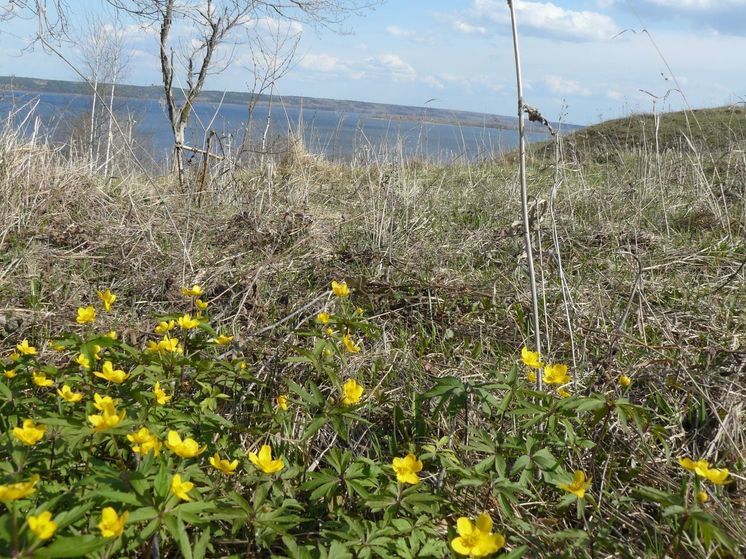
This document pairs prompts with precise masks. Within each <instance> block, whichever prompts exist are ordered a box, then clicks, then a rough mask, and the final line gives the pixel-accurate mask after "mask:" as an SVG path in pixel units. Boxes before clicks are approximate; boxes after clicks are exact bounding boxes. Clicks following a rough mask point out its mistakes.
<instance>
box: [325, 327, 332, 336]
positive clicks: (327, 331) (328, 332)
mask: <svg viewBox="0 0 746 559" xmlns="http://www.w3.org/2000/svg"><path fill="white" fill-rule="evenodd" d="M324 332H326V335H327V336H333V335H334V328H332V327H331V326H329V327H328V328H327V329H326V330H324Z"/></svg>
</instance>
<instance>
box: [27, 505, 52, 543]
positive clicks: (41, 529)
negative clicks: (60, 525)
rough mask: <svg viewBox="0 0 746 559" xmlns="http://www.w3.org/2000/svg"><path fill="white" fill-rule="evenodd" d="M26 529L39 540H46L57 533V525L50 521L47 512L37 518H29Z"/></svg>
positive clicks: (50, 518)
mask: <svg viewBox="0 0 746 559" xmlns="http://www.w3.org/2000/svg"><path fill="white" fill-rule="evenodd" d="M28 527H29V529H30V530H31V531H32V532H33V533H34V534H36V537H37V538H39V539H40V540H48V539H49V538H51V537H52V536H53V535H54V533H55V532H56V531H57V523H56V522H55V521H54V520H52V513H51V512H49V511H48V510H45V511H44V512H43V513H41V514H40V515H39V516H29V517H28Z"/></svg>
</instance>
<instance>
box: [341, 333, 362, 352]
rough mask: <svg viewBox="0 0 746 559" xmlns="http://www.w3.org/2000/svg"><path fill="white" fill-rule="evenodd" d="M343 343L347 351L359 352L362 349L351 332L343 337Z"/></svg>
mask: <svg viewBox="0 0 746 559" xmlns="http://www.w3.org/2000/svg"><path fill="white" fill-rule="evenodd" d="M342 343H343V344H344V346H345V348H346V349H347V351H349V352H350V353H357V352H359V351H360V346H359V345H357V344H356V343H355V342H354V341H353V339H352V337H350V335H349V334H345V335H344V336H343V337H342Z"/></svg>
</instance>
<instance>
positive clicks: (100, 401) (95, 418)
mask: <svg viewBox="0 0 746 559" xmlns="http://www.w3.org/2000/svg"><path fill="white" fill-rule="evenodd" d="M93 399H94V404H93V405H94V406H95V407H96V409H98V410H99V411H101V413H100V414H95V415H89V416H88V421H89V422H90V423H91V425H92V426H93V430H94V431H95V432H97V433H99V432H101V431H106V430H108V429H113V428H114V427H116V426H117V425H119V424H120V423H121V422H122V420H124V418H125V416H126V415H127V412H126V411H125V410H122V411H121V412H120V411H118V410H117V408H116V402H115V401H114V400H112V399H111V398H110V397H109V396H103V397H102V396H99V395H98V394H95V395H94V396H93Z"/></svg>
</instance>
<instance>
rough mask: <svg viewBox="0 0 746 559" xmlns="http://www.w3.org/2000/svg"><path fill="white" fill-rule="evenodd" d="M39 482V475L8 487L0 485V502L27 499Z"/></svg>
mask: <svg viewBox="0 0 746 559" xmlns="http://www.w3.org/2000/svg"><path fill="white" fill-rule="evenodd" d="M38 481H39V474H34V475H32V476H31V479H30V480H28V481H20V482H18V483H10V484H8V485H0V501H3V502H7V501H15V500H16V499H23V498H24V497H28V496H29V495H31V494H32V493H33V492H34V491H36V488H35V487H34V486H35V485H36V483H37V482H38Z"/></svg>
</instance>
